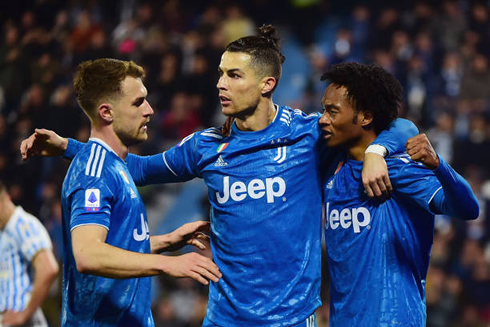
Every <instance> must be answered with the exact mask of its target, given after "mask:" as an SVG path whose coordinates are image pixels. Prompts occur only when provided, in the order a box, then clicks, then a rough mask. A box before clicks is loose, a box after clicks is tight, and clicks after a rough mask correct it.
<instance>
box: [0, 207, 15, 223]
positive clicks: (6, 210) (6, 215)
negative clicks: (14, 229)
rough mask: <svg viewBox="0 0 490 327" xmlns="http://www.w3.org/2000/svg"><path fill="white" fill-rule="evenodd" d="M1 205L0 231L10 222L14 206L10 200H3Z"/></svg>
mask: <svg viewBox="0 0 490 327" xmlns="http://www.w3.org/2000/svg"><path fill="white" fill-rule="evenodd" d="M2 201H3V202H4V203H3V205H1V204H0V207H2V208H3V210H2V211H1V212H0V229H2V230H3V229H4V228H5V226H6V225H7V223H8V222H9V220H10V217H12V215H13V214H14V211H15V205H14V204H13V203H12V201H10V199H3V200H2Z"/></svg>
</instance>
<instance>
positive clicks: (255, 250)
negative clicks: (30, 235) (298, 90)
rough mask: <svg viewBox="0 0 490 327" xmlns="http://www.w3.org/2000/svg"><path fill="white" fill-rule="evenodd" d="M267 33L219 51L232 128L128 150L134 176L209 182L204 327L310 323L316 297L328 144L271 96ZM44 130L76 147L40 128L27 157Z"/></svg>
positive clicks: (271, 42) (272, 41)
mask: <svg viewBox="0 0 490 327" xmlns="http://www.w3.org/2000/svg"><path fill="white" fill-rule="evenodd" d="M273 33H274V29H273V28H272V27H271V26H264V27H262V28H261V29H260V35H258V36H248V37H244V38H241V39H238V40H236V41H234V42H232V43H230V44H229V45H228V46H227V48H226V51H225V52H224V53H223V55H222V57H221V62H220V65H219V68H218V70H219V73H220V78H219V81H218V84H217V88H218V90H219V97H220V100H221V105H222V112H223V114H225V115H226V116H228V117H232V118H234V122H233V124H232V125H231V130H230V132H229V134H228V133H227V132H224V131H223V130H222V129H220V128H209V129H206V130H204V131H200V132H196V133H194V134H191V135H189V136H188V137H186V138H184V139H183V140H182V141H181V142H180V143H179V144H178V145H176V146H175V147H173V148H171V149H170V150H168V151H166V152H164V153H163V154H158V155H154V156H149V157H139V156H134V155H131V154H130V155H128V157H127V162H128V168H129V171H130V172H131V175H132V176H133V178H134V180H135V182H136V184H148V183H164V182H165V183H166V182H183V181H187V180H190V179H192V178H195V177H199V178H203V179H204V181H205V183H206V184H207V186H208V199H209V201H210V203H211V249H212V253H213V258H214V260H215V262H216V264H217V265H218V267H219V268H220V270H221V272H222V273H223V277H222V278H221V279H220V281H219V282H218V283H211V285H210V291H209V302H208V310H207V315H206V318H205V321H204V323H203V325H204V326H296V327H300V326H301V327H305V326H308V327H309V326H314V325H315V322H314V312H315V310H316V308H317V307H318V306H320V305H321V300H320V282H321V200H322V199H321V189H322V188H321V185H322V184H321V175H320V171H321V169H322V167H323V166H324V164H325V160H327V156H328V155H329V154H330V151H329V150H328V149H326V148H325V147H324V144H323V142H322V141H321V130H320V128H319V125H318V120H319V117H320V116H319V115H317V114H314V115H310V116H307V115H305V114H304V113H303V112H302V111H300V110H293V109H291V108H289V107H286V106H280V105H276V104H274V103H273V101H272V94H273V92H274V90H275V88H276V86H277V83H278V82H279V79H280V76H281V69H282V67H281V66H282V62H283V61H284V56H283V55H282V54H281V52H280V48H279V43H278V40H277V39H276V38H274V37H273ZM403 124H404V122H400V124H399V125H403ZM412 125H413V124H411V123H410V124H409V126H406V125H405V126H399V129H402V130H404V129H406V132H405V133H402V132H400V131H398V134H397V133H396V131H395V132H393V131H391V132H388V133H386V134H384V133H383V134H382V135H381V136H380V138H379V139H378V140H377V143H380V144H383V145H385V147H387V148H388V149H389V150H390V151H394V150H396V149H398V148H399V149H403V148H404V143H405V141H401V140H406V139H408V137H405V135H408V134H410V133H411V130H410V128H411V126H412ZM413 134H415V133H412V134H411V135H413ZM394 135H395V136H394ZM43 138H46V139H45V140H47V141H46V142H47V143H49V144H51V145H53V146H54V148H58V147H59V148H60V149H61V150H62V151H60V153H62V152H63V151H64V150H65V149H66V151H64V155H65V157H67V158H72V157H73V155H74V154H75V153H76V152H77V151H78V147H79V146H80V143H78V142H76V141H74V140H69V141H67V140H66V139H62V138H60V137H58V136H57V135H56V134H54V133H53V132H50V131H46V130H37V131H36V133H35V134H34V135H33V136H31V137H30V138H29V139H27V140H25V141H24V142H23V143H22V149H21V152H22V154H23V156H24V157H27V156H29V155H30V154H35V153H41V154H43V151H45V152H44V154H47V153H49V152H50V151H46V149H45V147H44V145H46V142H44V141H42V140H43ZM38 141H39V142H38ZM400 141H401V142H400ZM397 146H398V148H397ZM400 151H401V150H400ZM368 156H372V157H371V159H372V160H373V161H371V169H370V171H371V172H372V171H373V170H374V171H375V172H374V173H369V174H368V175H370V176H373V175H375V176H381V177H379V178H378V179H374V182H373V183H371V184H370V185H368V187H367V191H368V193H369V194H370V195H371V196H372V195H374V194H376V195H381V194H382V192H384V193H386V192H388V190H389V187H390V185H389V182H388V180H387V179H385V177H386V176H387V175H382V174H378V171H379V170H381V171H383V165H384V167H385V163H384V160H383V158H382V157H381V156H379V155H377V154H372V153H369V154H368ZM377 157H379V161H376V159H378V158H377ZM373 162H374V163H373ZM380 162H381V164H380ZM366 164H368V160H366ZM368 179H369V178H368ZM384 181H385V182H386V184H388V185H387V186H386V184H384V183H383V182H384Z"/></svg>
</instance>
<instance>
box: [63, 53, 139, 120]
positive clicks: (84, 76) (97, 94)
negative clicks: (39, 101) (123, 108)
mask: <svg viewBox="0 0 490 327" xmlns="http://www.w3.org/2000/svg"><path fill="white" fill-rule="evenodd" d="M127 76H131V77H134V78H143V77H144V76H145V72H144V70H143V68H142V67H140V66H139V65H137V64H136V63H134V62H133V61H123V60H117V59H111V58H102V59H97V60H88V61H85V62H82V63H81V64H80V65H78V71H77V73H76V75H75V78H74V79H73V85H74V87H75V93H76V95H77V100H78V103H79V104H80V106H81V107H82V109H83V110H84V111H85V113H86V114H87V115H88V116H89V117H93V115H94V110H95V109H96V107H97V106H98V105H99V104H100V103H101V101H106V100H107V99H108V98H111V97H113V96H116V95H119V94H121V92H122V82H123V81H124V79H125V78H126V77H127Z"/></svg>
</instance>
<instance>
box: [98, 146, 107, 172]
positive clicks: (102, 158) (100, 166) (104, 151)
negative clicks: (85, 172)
mask: <svg viewBox="0 0 490 327" xmlns="http://www.w3.org/2000/svg"><path fill="white" fill-rule="evenodd" d="M106 153H107V150H106V149H102V155H101V157H100V162H99V169H97V175H96V177H100V173H101V172H102V167H104V160H105V155H106Z"/></svg>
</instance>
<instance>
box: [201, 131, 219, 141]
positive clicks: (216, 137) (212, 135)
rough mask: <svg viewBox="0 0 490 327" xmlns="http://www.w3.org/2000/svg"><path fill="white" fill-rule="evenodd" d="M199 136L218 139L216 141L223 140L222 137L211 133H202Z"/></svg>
mask: <svg viewBox="0 0 490 327" xmlns="http://www.w3.org/2000/svg"><path fill="white" fill-rule="evenodd" d="M201 135H202V136H209V137H214V138H215V139H218V140H221V139H222V138H223V135H220V134H213V133H206V132H202V133H201Z"/></svg>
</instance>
